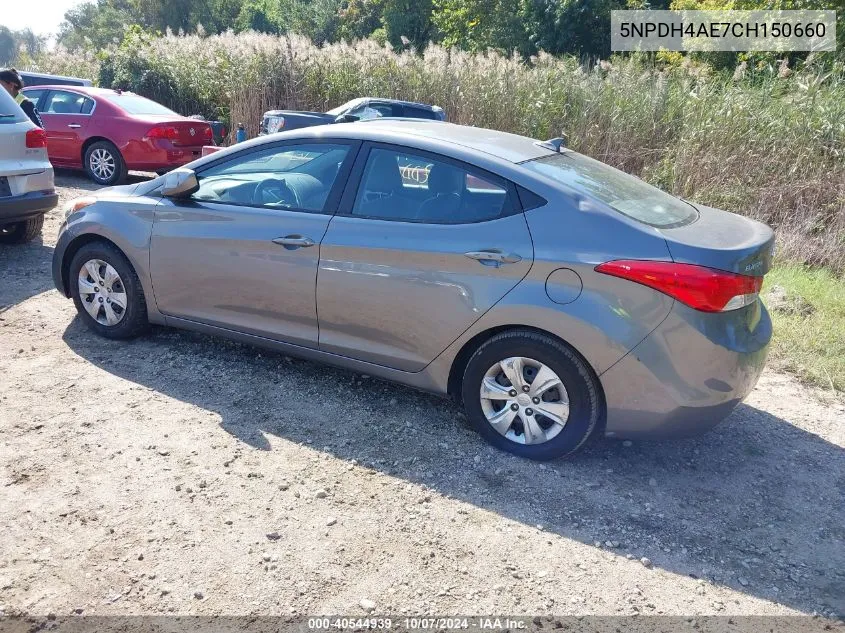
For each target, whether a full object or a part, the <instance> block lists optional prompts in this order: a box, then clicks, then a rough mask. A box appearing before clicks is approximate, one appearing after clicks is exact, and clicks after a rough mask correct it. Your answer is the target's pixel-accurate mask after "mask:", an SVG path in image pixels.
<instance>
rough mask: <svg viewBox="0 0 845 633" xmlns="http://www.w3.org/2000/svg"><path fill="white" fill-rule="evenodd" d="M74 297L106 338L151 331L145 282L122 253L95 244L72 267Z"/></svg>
mask: <svg viewBox="0 0 845 633" xmlns="http://www.w3.org/2000/svg"><path fill="white" fill-rule="evenodd" d="M69 281H70V293H71V296H72V297H73V303H74V305H76V309H77V311H78V312H79V314H80V316H81V317H82V320H83V321H84V322H85V325H87V326H88V327H89V328H90V329H91V330H93V331H94V332H96V333H97V334H99V335H100V336H104V337H106V338H114V339H125V338H132V337H134V336H137V335H138V334H140V333H141V332H143V331H144V330H145V329H146V327H147V303H146V300H145V299H144V290H143V288H142V287H141V280H140V279H138V275H137V274H136V273H135V269H134V268H132V264H130V263H129V260H128V259H126V256H125V255H124V254H123V253H121V252H120V250H119V249H118V248H117V247H116V246H114V245H112V244H109V243H107V242H91V243H90V244H86V245H85V246H83V247H82V248H80V249H79V251H77V253H76V255H74V257H73V260H72V261H71V263H70V280H69Z"/></svg>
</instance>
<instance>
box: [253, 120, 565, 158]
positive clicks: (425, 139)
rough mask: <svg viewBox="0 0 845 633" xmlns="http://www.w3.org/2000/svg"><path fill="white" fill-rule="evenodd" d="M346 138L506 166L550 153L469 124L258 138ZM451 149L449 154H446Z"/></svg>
mask: <svg viewBox="0 0 845 633" xmlns="http://www.w3.org/2000/svg"><path fill="white" fill-rule="evenodd" d="M285 137H290V138H320V137H335V138H350V139H360V140H362V141H373V142H377V143H394V144H397V145H406V146H409V147H415V148H417V149H422V150H429V151H432V152H443V151H447V152H448V153H451V154H453V155H454V154H464V155H466V154H479V153H481V154H484V155H486V156H487V157H489V158H492V159H498V160H501V161H505V162H508V163H521V162H524V161H527V160H533V159H535V158H539V157H541V156H547V155H549V154H553V153H554V152H553V151H552V150H549V149H547V148H545V147H540V146H539V145H537V141H536V140H535V139H532V138H528V137H526V136H519V135H517V134H510V133H508V132H499V131H497V130H488V129H486V128H481V127H472V126H469V125H457V124H455V123H445V122H443V121H426V120H421V119H391V118H384V119H372V120H370V121H356V122H355V123H339V124H336V125H321V126H316V127H313V128H303V129H299V130H291V131H290V132H281V133H279V134H271V135H269V136H263V137H260V138H263V139H267V138H278V139H280V140H281V139H282V138H285ZM450 148H451V150H452V151H449V149H450Z"/></svg>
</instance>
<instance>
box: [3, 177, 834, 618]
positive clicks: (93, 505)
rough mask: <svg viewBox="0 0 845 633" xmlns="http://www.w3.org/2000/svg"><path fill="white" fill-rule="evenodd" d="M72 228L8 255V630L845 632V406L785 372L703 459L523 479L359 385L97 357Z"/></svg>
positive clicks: (489, 452) (419, 400) (255, 355)
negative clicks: (453, 616)
mask: <svg viewBox="0 0 845 633" xmlns="http://www.w3.org/2000/svg"><path fill="white" fill-rule="evenodd" d="M57 181H58V184H59V185H60V187H61V191H62V198H63V201H64V200H67V199H69V198H70V197H73V196H76V195H80V194H81V193H83V191H82V190H84V189H91V188H92V187H91V185H90V184H89V183H88V182H87V181H85V180H83V179H82V178H79V177H76V176H73V175H69V174H67V173H62V174H59V176H58V179H57ZM59 222H60V220H59V210H56V211H55V212H54V213H53V214H52V215H51V216H50V217H49V218H48V221H47V224H46V226H45V230H44V240H43V244H42V243H41V242H40V241H36V242H34V243H32V244H29V245H26V246H20V247H6V248H3V249H2V250H0V270H2V271H3V282H2V286H0V306H1V307H0V480H2V485H0V499H1V500H2V502H0V533H2V534H3V539H2V542H3V545H2V548H0V610H2V612H4V613H6V614H13V613H21V612H25V613H31V614H47V613H56V614H59V615H66V614H70V613H71V612H73V611H74V610H81V611H80V612H81V613H85V614H141V613H145V614H148V613H186V614H187V613H191V614H245V613H254V614H283V615H287V614H292V613H296V614H322V613H363V612H364V611H365V610H370V609H373V612H374V613H376V614H378V613H392V614H404V613H413V614H420V615H426V614H448V613H481V614H483V613H506V614H550V613H553V614H560V615H563V614H592V613H595V614H635V613H639V614H689V615H692V614H781V613H812V612H814V611H815V612H818V613H822V614H831V613H839V614H841V613H843V612H845V548H843V546H842V543H843V541H845V502H843V490H845V451H843V446H845V425H843V418H845V404H844V403H843V402H842V400H835V399H832V398H831V397H830V396H829V395H827V394H825V393H823V392H820V391H816V390H813V389H809V388H806V387H803V386H801V385H799V384H798V383H797V382H796V381H795V380H793V379H792V378H791V377H789V376H786V375H782V374H777V373H774V372H767V373H766V374H764V376H763V378H762V380H761V381H760V384H759V385H758V387H757V389H756V390H755V391H754V393H753V394H752V395H751V396H750V398H749V399H748V401H747V403H746V404H744V405H741V406H740V407H739V408H738V409H737V410H736V412H735V413H734V414H733V415H732V416H731V417H730V418H729V420H728V421H726V422H725V423H724V424H722V425H721V426H720V427H718V428H717V429H716V430H715V431H713V432H711V433H710V434H708V435H705V436H703V437H701V438H698V439H695V440H688V441H675V442H666V443H647V444H646V443H634V444H633V445H626V444H623V443H622V442H610V441H604V440H602V441H597V442H595V443H593V444H592V445H591V446H590V447H589V448H588V450H586V452H584V453H582V454H580V455H578V456H576V457H574V458H572V459H569V460H567V461H558V462H551V463H547V464H539V463H533V462H529V461H523V460H520V459H517V458H515V457H511V456H508V455H505V454H503V453H500V452H497V451H496V450H495V449H493V448H491V447H489V446H487V445H486V444H484V443H483V442H482V441H481V440H480V439H479V438H478V437H477V436H476V435H475V434H474V433H472V432H470V431H469V430H467V429H466V428H465V427H464V426H463V423H462V419H460V418H459V416H458V415H457V409H456V408H455V407H454V406H452V405H451V404H449V403H448V402H446V401H444V400H440V399H438V398H435V397H431V396H428V395H425V394H422V393H418V392H415V391H412V390H409V389H406V388H403V387H399V386H395V385H392V384H388V383H384V382H381V381H378V380H375V379H371V378H369V377H366V376H362V375H358V374H353V373H349V372H346V371H340V370H336V369H331V368H327V367H324V366H321V365H316V364H312V363H309V362H304V361H300V360H296V359H291V358H286V357H284V356H281V355H278V354H274V353H268V352H266V351H261V350H257V349H253V348H249V347H245V346H242V345H237V344H232V343H229V342H226V341H222V340H219V339H214V338H210V337H205V336H200V335H195V334H187V333H180V332H177V331H172V330H165V329H156V330H154V331H153V332H152V333H151V334H149V335H147V336H145V337H143V338H140V339H138V340H135V341H132V342H128V343H123V342H113V341H107V340H104V339H101V338H97V337H95V336H93V335H92V334H90V333H89V332H88V331H87V330H86V329H85V328H84V327H83V326H82V324H81V323H80V322H79V320H78V319H77V318H75V310H74V308H73V305H72V303H71V302H70V301H69V300H66V299H64V298H62V297H60V296H59V294H58V293H57V292H56V291H55V290H54V289H53V287H52V281H51V278H50V272H49V266H50V258H51V251H52V244H53V243H54V240H55V236H56V231H57V229H58V226H59ZM643 559H647V560H643ZM368 601H371V602H368Z"/></svg>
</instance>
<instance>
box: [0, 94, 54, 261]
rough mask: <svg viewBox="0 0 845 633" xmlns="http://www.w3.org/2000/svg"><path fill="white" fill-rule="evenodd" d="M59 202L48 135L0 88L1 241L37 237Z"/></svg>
mask: <svg viewBox="0 0 845 633" xmlns="http://www.w3.org/2000/svg"><path fill="white" fill-rule="evenodd" d="M58 201H59V196H58V195H57V194H56V187H55V185H54V183H53V166H52V165H51V164H50V161H49V160H48V158H47V135H46V134H45V133H44V130H42V129H41V128H39V127H37V126H36V125H34V124H33V123H32V121H30V120H29V118H28V117H27V116H26V115H25V114H24V113H23V110H21V109H20V107H18V104H17V103H15V100H14V99H13V98H12V97H11V95H10V94H9V93H8V92H6V91H5V90H2V89H0V243H5V244H21V243H23V242H29V241H30V240H33V239H35V238H36V237H37V236H38V235H39V234H40V233H41V227H42V226H43V225H44V214H45V213H47V211H49V210H50V209H52V208H53V207H55V206H56V204H57V203H58Z"/></svg>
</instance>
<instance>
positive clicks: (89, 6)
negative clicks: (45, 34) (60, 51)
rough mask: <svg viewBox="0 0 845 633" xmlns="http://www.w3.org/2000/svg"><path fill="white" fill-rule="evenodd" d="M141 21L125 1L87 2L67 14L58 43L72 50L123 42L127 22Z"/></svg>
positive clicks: (103, 46)
mask: <svg viewBox="0 0 845 633" xmlns="http://www.w3.org/2000/svg"><path fill="white" fill-rule="evenodd" d="M137 21H138V20H136V19H135V18H134V17H133V15H132V11H131V9H130V6H129V4H128V3H127V2H125V0H97V1H95V2H85V3H84V4H80V5H79V6H77V7H74V8H73V9H71V10H70V11H68V12H67V13H65V19H64V22H62V24H61V25H60V26H59V35H58V42H59V43H60V44H62V45H63V46H64V47H65V48H67V49H69V50H77V49H81V48H93V49H102V48H105V47H106V46H108V45H110V44H114V43H119V42H120V41H121V40H122V39H123V34H124V32H125V30H126V27H127V25H129V24H133V23H136V22H137Z"/></svg>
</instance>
